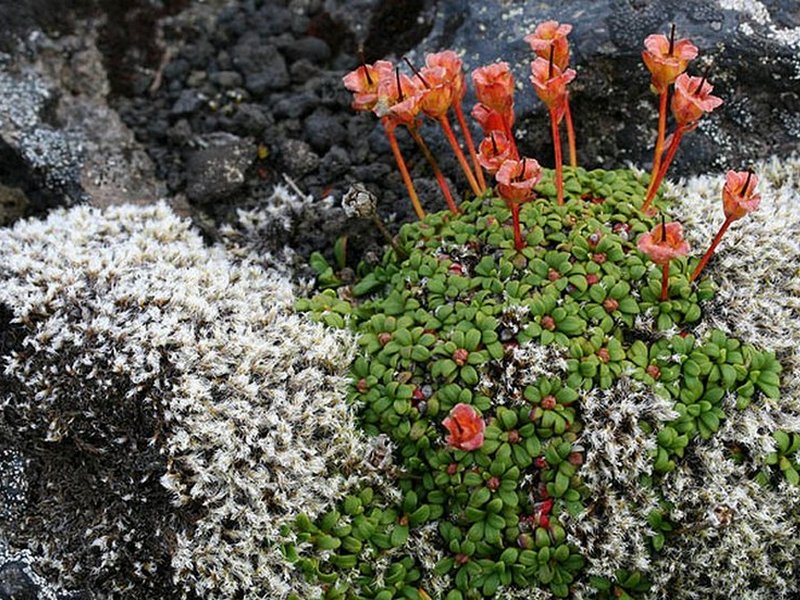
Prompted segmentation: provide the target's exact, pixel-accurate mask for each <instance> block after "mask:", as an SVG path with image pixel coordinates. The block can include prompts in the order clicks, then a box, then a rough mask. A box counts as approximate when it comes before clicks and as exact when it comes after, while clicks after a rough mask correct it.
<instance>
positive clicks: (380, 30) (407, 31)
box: [364, 0, 433, 62]
mask: <svg viewBox="0 0 800 600" xmlns="http://www.w3.org/2000/svg"><path fill="white" fill-rule="evenodd" d="M426 4H428V3H427V2H426V0H387V1H386V2H381V3H380V5H379V8H378V10H377V11H376V12H375V13H374V14H373V15H372V19H371V20H370V28H369V34H368V35H367V39H366V40H365V41H364V54H365V56H366V59H367V60H368V61H369V62H372V61H374V60H377V59H379V58H383V57H384V56H386V55H388V54H394V55H396V56H400V55H402V54H403V53H405V52H407V51H409V50H411V49H412V48H413V47H414V46H416V45H417V44H418V43H419V42H421V41H422V40H423V39H424V38H425V36H426V35H428V33H429V32H430V30H431V27H432V26H433V23H432V22H430V21H428V20H426V19H420V17H421V16H422V14H423V12H424V11H425V9H426V8H427V6H426ZM420 20H421V21H422V22H421V23H420Z"/></svg>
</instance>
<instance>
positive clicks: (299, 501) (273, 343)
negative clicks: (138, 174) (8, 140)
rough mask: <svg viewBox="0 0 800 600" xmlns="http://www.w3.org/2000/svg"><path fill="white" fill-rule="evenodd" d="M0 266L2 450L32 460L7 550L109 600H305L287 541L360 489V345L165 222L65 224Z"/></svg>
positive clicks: (52, 219)
mask: <svg viewBox="0 0 800 600" xmlns="http://www.w3.org/2000/svg"><path fill="white" fill-rule="evenodd" d="M0 255H2V257H3V260H2V262H0V264H1V265H2V266H0V279H2V280H3V286H2V291H0V305H4V306H5V307H7V309H8V310H9V311H10V312H11V315H12V316H13V321H14V322H15V323H16V327H18V328H19V329H20V330H21V332H22V335H21V336H20V337H19V338H15V340H16V341H15V343H13V344H12V345H11V347H10V348H8V349H7V350H5V351H4V356H3V361H4V368H5V371H4V375H3V379H2V384H3V385H2V389H3V392H2V398H0V405H2V406H3V407H4V408H3V412H2V413H0V442H2V443H3V444H6V445H16V446H17V447H19V448H20V450H21V451H22V452H23V453H24V454H25V455H26V456H29V457H30V458H31V462H32V465H31V469H30V473H31V476H30V481H29V490H30V494H29V498H28V504H27V505H26V506H24V507H23V508H22V509H21V514H20V515H19V517H18V518H17V519H15V520H13V521H12V522H10V523H8V526H7V533H8V537H9V541H10V543H11V544H12V545H13V546H14V547H23V548H24V547H31V548H37V549H38V550H39V551H40V552H41V553H42V554H43V555H44V556H43V558H42V561H41V562H40V566H41V567H42V568H43V569H44V570H45V571H47V572H49V573H51V574H53V573H57V574H59V575H60V577H61V580H62V582H63V583H65V584H67V585H72V586H77V587H86V588H88V589H90V590H92V591H94V592H97V593H98V594H99V595H101V596H103V597H124V598H167V597H178V596H179V595H181V594H184V595H187V596H188V597H202V598H233V597H246V598H263V597H270V598H280V597H283V596H285V595H286V594H287V593H288V592H289V591H290V590H293V591H295V592H296V593H299V594H300V595H301V596H302V597H311V595H312V592H311V590H310V588H308V587H307V586H306V584H305V583H304V582H303V580H302V576H301V575H300V574H298V573H296V572H295V571H294V570H293V569H292V568H291V565H289V564H288V563H287V559H286V558H285V556H284V554H283V552H282V549H281V545H280V543H279V542H281V541H284V540H286V539H288V540H291V539H293V538H292V536H291V534H289V536H288V537H286V534H287V532H286V531H285V530H284V525H285V524H287V523H289V522H292V521H293V519H294V518H295V516H296V515H297V514H298V513H299V512H304V513H306V514H309V515H316V514H319V513H320V512H321V511H323V510H325V509H326V507H327V506H329V505H330V503H332V502H333V501H335V500H336V499H338V498H339V497H341V496H342V494H343V493H345V491H346V490H347V489H348V487H349V486H351V485H352V484H353V483H354V482H355V481H357V480H359V479H360V478H361V477H362V475H363V474H364V472H365V471H364V469H363V468H362V461H363V457H365V456H366V455H367V446H366V445H365V443H364V441H363V439H362V436H361V434H360V433H359V432H358V430H357V429H356V427H355V424H354V421H353V414H352V411H351V408H350V406H349V405H348V404H347V403H346V402H345V398H344V387H345V382H344V379H343V377H342V375H343V371H344V370H346V368H347V365H348V364H349V361H350V359H351V357H352V354H353V344H352V340H351V337H350V336H349V335H348V334H345V333H343V332H338V333H337V332H331V331H328V330H326V329H325V328H324V327H323V326H321V325H318V324H315V323H312V322H310V321H309V320H308V319H307V318H306V317H305V316H298V315H296V314H294V311H293V304H294V296H293V292H292V288H291V285H290V283H289V282H288V280H287V279H285V278H284V277H282V276H279V275H277V274H276V273H275V272H273V271H265V270H264V269H263V268H261V267H260V266H258V265H257V264H255V263H254V262H253V260H252V258H251V257H250V256H249V255H248V254H247V251H246V250H245V249H244V245H243V244H242V245H239V246H238V247H237V248H233V247H232V248H231V252H229V251H228V250H227V249H226V248H224V247H222V246H215V247H210V248H209V247H206V246H205V245H204V243H203V240H202V238H201V237H200V235H199V234H198V233H197V232H195V231H193V230H192V228H191V226H190V224H189V223H188V222H187V221H184V220H181V219H180V218H178V217H176V216H175V215H174V214H173V213H172V212H171V211H170V210H169V209H168V208H167V207H166V206H165V205H163V204H159V205H156V206H153V207H149V208H136V207H130V206H126V207H119V208H110V209H107V210H106V211H100V210H98V209H93V208H89V207H76V208H73V209H71V210H69V211H67V210H57V211H55V212H53V213H52V214H51V215H50V216H49V217H48V219H47V220H45V221H35V220H32V221H24V222H20V223H18V224H17V225H16V226H15V227H14V228H13V229H9V230H0Z"/></svg>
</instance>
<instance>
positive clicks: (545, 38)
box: [525, 21, 572, 70]
mask: <svg viewBox="0 0 800 600" xmlns="http://www.w3.org/2000/svg"><path fill="white" fill-rule="evenodd" d="M570 31H572V25H569V24H568V23H564V24H559V22H558V21H545V22H544V23H539V25H537V26H536V29H534V31H533V33H532V34H530V35H528V36H526V37H525V41H526V42H528V43H529V44H530V46H531V50H533V51H534V52H536V54H538V55H539V56H541V57H542V58H544V59H546V60H548V61H549V60H550V51H551V50H550V49H551V48H552V52H553V64H554V65H556V66H557V67H558V68H559V69H562V70H564V69H566V68H567V65H568V64H569V42H567V35H568V34H569V32H570Z"/></svg>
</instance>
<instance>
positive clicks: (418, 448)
mask: <svg viewBox="0 0 800 600" xmlns="http://www.w3.org/2000/svg"><path fill="white" fill-rule="evenodd" d="M564 188H565V192H566V196H567V202H566V203H565V204H564V205H563V206H558V205H557V204H556V202H555V196H556V190H555V186H554V184H553V179H552V173H550V172H545V175H544V177H543V179H542V181H541V182H540V183H539V186H538V188H537V192H538V196H539V197H538V199H536V200H534V201H532V202H529V203H526V204H524V206H523V207H522V210H521V223H522V231H523V235H524V237H525V244H526V246H525V248H524V249H522V250H521V251H519V252H517V251H516V250H515V249H514V238H513V232H512V228H511V227H510V226H509V225H508V223H509V221H510V218H511V212H510V210H509V209H508V208H507V206H506V204H505V203H504V202H503V201H501V200H499V199H497V198H495V197H491V196H489V195H486V196H484V197H480V198H477V199H475V200H472V201H469V202H465V203H464V204H463V205H462V207H461V208H462V210H463V214H461V215H459V216H453V215H451V214H449V213H444V212H443V213H438V214H432V215H429V216H427V217H426V218H425V219H424V220H422V221H420V222H418V223H414V224H409V225H405V226H404V227H403V228H402V229H401V231H400V234H399V238H398V242H399V248H400V250H398V249H397V248H395V249H390V250H388V251H387V253H386V255H385V257H384V260H383V262H382V264H381V265H380V266H378V267H377V268H375V269H373V270H372V271H370V272H368V273H367V272H362V273H361V275H362V277H361V279H360V280H359V282H358V283H356V284H355V285H354V286H352V287H351V288H346V289H344V288H343V289H340V290H339V293H338V294H337V293H336V292H335V291H333V290H326V291H325V292H323V293H321V294H319V295H318V296H316V297H315V298H313V299H310V300H304V301H301V304H302V306H301V308H303V309H305V310H309V311H312V312H313V313H315V314H316V316H317V317H318V318H319V319H321V320H323V321H325V322H327V323H328V324H329V325H332V326H336V327H345V326H349V327H352V328H354V329H355V330H356V331H357V332H358V333H359V334H360V341H359V343H360V346H361V348H362V350H363V353H362V355H361V356H360V357H359V358H358V359H357V360H356V361H355V362H354V364H353V367H352V377H353V382H352V388H351V398H352V401H353V402H354V403H356V405H357V406H358V407H359V408H360V420H361V424H362V427H363V429H364V430H365V431H366V433H367V434H368V435H370V436H382V438H388V440H390V441H391V444H390V446H389V447H391V448H392V449H393V451H394V457H395V466H394V467H393V468H392V469H393V470H392V472H391V475H392V476H393V477H394V478H395V480H396V485H397V488H398V489H399V490H400V491H401V496H400V497H399V498H392V497H388V496H391V494H387V493H386V492H383V493H378V492H377V491H374V490H372V489H371V488H366V489H363V490H362V491H361V492H360V493H358V494H355V495H352V496H349V497H347V498H346V499H345V500H344V501H343V502H342V503H341V505H340V506H339V507H338V508H337V509H336V510H334V511H332V512H329V513H327V514H326V515H324V516H323V517H322V518H320V519H318V520H316V521H313V522H312V521H311V520H310V519H307V518H305V517H301V518H299V519H298V520H297V522H296V527H297V528H298V530H299V532H300V533H299V540H300V541H301V542H310V544H307V545H306V546H305V547H306V549H308V548H309V547H311V548H315V549H316V551H311V552H308V551H305V552H303V553H300V554H299V555H298V553H297V552H294V551H292V550H291V549H290V550H289V551H288V554H289V556H290V557H291V559H292V560H295V561H296V562H297V564H298V565H299V567H300V568H301V569H302V570H303V571H304V572H305V573H306V575H307V577H309V578H310V579H311V580H314V581H318V582H322V583H323V584H324V585H325V586H326V589H327V592H326V597H328V598H359V599H360V598H378V599H381V600H384V599H386V600H388V599H391V598H409V599H417V598H420V599H423V600H424V599H427V598H446V599H447V600H458V599H462V598H489V597H498V598H512V597H520V598H523V597H524V598H531V597H542V598H545V597H552V596H555V597H558V598H566V597H584V598H595V597H596V598H616V597H622V598H626V597H629V598H644V597H667V596H668V597H672V598H677V597H694V596H693V594H696V593H699V592H702V590H700V589H680V585H681V583H680V582H682V581H684V582H686V581H696V580H697V578H695V579H694V580H693V579H691V577H687V576H684V575H683V574H682V571H683V570H685V569H692V568H695V567H697V568H699V569H702V565H692V564H689V563H691V559H692V557H691V555H688V556H687V554H686V553H685V552H683V548H684V547H687V548H691V547H692V545H693V544H694V545H696V544H697V542H698V540H700V541H701V542H702V540H709V541H708V544H718V545H719V547H720V548H721V549H724V551H725V552H729V553H730V565H731V566H730V572H729V573H715V574H712V575H708V576H706V577H705V582H706V583H705V584H703V585H706V586H709V585H711V584H710V583H709V582H712V581H713V582H714V583H713V585H717V583H716V581H717V580H721V581H727V583H725V584H724V585H726V586H731V587H732V589H735V586H742V585H744V586H749V587H750V589H753V590H760V591H761V592H765V593H768V592H769V590H774V592H775V594H774V595H773V596H771V597H780V596H782V595H783V594H786V593H789V592H790V591H791V590H796V589H797V583H796V577H795V576H794V575H793V574H794V572H795V569H796V560H795V559H793V558H792V552H791V551H790V550H789V546H784V548H783V550H780V549H777V548H775V547H774V546H773V549H769V548H768V546H770V544H771V543H773V542H775V541H776V539H777V540H778V541H779V544H789V545H791V547H795V548H796V546H797V542H796V541H792V540H793V538H792V535H791V531H792V530H793V529H794V528H796V527H797V525H798V523H799V522H800V515H798V510H797V503H796V502H794V503H792V502H787V503H781V502H782V500H781V498H782V495H791V496H792V497H794V498H795V499H796V497H797V496H796V492H795V491H792V492H791V493H789V492H788V491H787V490H788V489H789V488H790V487H791V486H793V485H794V484H796V483H797V480H798V475H797V468H798V465H797V458H796V457H797V455H796V450H797V448H798V446H800V436H796V435H793V434H786V433H783V432H780V431H778V432H772V431H766V432H764V431H761V432H760V435H762V436H767V437H769V436H770V435H773V434H774V441H775V442H776V443H775V444H774V449H775V452H773V453H771V454H768V455H765V454H764V453H760V454H759V453H756V452H753V451H752V449H753V447H755V445H752V446H751V445H749V444H748V442H747V440H745V439H743V440H742V441H741V442H740V443H739V442H736V441H735V440H736V435H732V434H731V432H732V431H747V430H748V427H749V429H750V430H753V431H755V430H756V429H758V426H757V425H753V423H755V424H757V423H758V422H759V421H758V414H759V407H760V406H761V405H762V404H763V403H765V402H769V403H774V402H775V401H776V400H777V399H778V398H779V395H780V382H779V372H780V365H779V363H778V361H777V360H776V358H775V356H774V354H773V353H770V352H768V351H765V350H763V349H759V348H756V347H754V346H752V345H749V344H746V343H742V342H740V341H739V340H737V339H734V338H732V337H728V336H727V335H726V334H724V333H723V332H721V331H719V330H710V328H708V327H707V326H705V325H704V315H703V305H704V301H705V300H708V299H710V298H711V297H712V296H713V295H714V289H713V286H712V284H711V282H710V281H709V280H708V279H702V280H700V281H698V282H695V283H690V282H689V278H688V274H689V273H691V269H692V268H693V267H694V266H695V264H696V262H697V258H689V259H686V258H680V259H677V260H675V261H673V263H672V270H671V277H670V281H669V298H670V299H669V300H668V301H664V302H662V301H660V299H659V298H660V295H661V285H662V282H661V276H662V273H661V270H660V269H658V268H656V266H655V265H654V264H653V263H652V262H650V261H648V259H647V258H646V257H645V256H644V255H643V254H642V253H641V252H640V251H639V250H638V249H637V247H636V240H637V238H638V237H639V236H640V235H641V234H643V233H645V232H647V231H650V230H651V229H652V228H653V226H655V225H656V224H657V221H656V220H655V219H654V218H653V219H651V218H648V217H646V216H643V215H642V214H641V213H640V210H639V207H640V206H641V204H642V200H643V197H644V194H645V188H644V187H643V186H642V184H641V183H640V181H639V180H638V178H637V176H636V175H635V174H634V173H633V172H631V171H609V172H606V171H599V170H598V171H591V172H586V171H585V170H583V169H580V168H578V169H566V170H565V180H564ZM657 202H658V201H657ZM463 405H466V406H468V407H471V410H469V411H468V410H466V409H465V408H463ZM456 407H458V408H456ZM472 414H477V417H476V418H481V419H483V424H485V429H484V428H483V426H481V427H480V428H478V427H476V426H475V424H474V423H471V422H469V419H471V418H472V417H471V415H472ZM446 419H447V422H445V420H446ZM462 419H466V420H467V421H465V422H463V423H461V424H458V423H457V424H453V421H454V420H455V421H459V420H462ZM748 424H749V425H748ZM752 435H756V434H755V433H752ZM467 438H468V441H466V442H465V441H464V440H465V439H467ZM479 438H480V439H479ZM476 440H478V441H476ZM476 446H477V447H476ZM704 486H707V487H708V494H707V495H706V496H703V495H702V493H701V492H702V491H703V488H704ZM728 497H729V498H730V500H726V498H728ZM684 498H686V503H683V499H684ZM703 498H705V499H706V501H707V504H706V505H704V504H703V502H704V500H703ZM720 498H722V499H720ZM737 498H738V499H737ZM754 499H757V500H759V501H762V500H763V501H764V502H765V503H766V502H769V503H771V505H770V506H769V509H768V510H765V511H764V512H763V514H761V515H751V514H748V513H747V512H746V511H744V510H742V511H737V510H736V508H735V507H736V506H750V505H751V504H752V501H753V500H754ZM742 531H746V532H747V534H746V535H742ZM729 533H730V535H732V536H735V537H732V538H728V537H726V536H728V534H729ZM756 550H757V552H758V553H760V555H761V556H764V557H766V558H764V560H763V561H762V562H759V563H758V564H757V565H755V563H753V564H754V565H755V566H754V567H753V569H752V570H751V571H749V572H748V571H746V570H744V569H743V568H742V563H743V562H745V561H746V560H748V559H749V557H750V556H751V555H755V551H756ZM680 561H683V562H680ZM685 585H689V584H685ZM691 585H695V584H691ZM696 585H701V584H696ZM721 585H722V584H721ZM676 586H677V587H676ZM741 589H742V588H741V587H740V590H739V591H741ZM710 593H713V588H711V592H710ZM701 595H703V594H702V593H701ZM759 597H760V596H759ZM765 597H766V596H765Z"/></svg>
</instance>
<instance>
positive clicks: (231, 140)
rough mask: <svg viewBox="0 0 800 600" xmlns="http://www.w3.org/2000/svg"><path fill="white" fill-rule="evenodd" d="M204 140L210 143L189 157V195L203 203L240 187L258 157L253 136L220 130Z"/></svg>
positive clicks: (222, 196)
mask: <svg viewBox="0 0 800 600" xmlns="http://www.w3.org/2000/svg"><path fill="white" fill-rule="evenodd" d="M202 142H203V145H204V146H207V147H205V148H203V149H201V150H196V151H195V152H193V153H192V154H191V155H190V156H189V158H188V159H187V161H186V177H187V184H188V185H187V187H186V195H187V196H188V197H189V199H190V200H193V201H195V202H198V203H200V204H203V203H208V202H213V201H215V200H221V199H224V198H227V197H228V196H230V195H232V194H233V193H235V192H236V191H237V190H238V189H240V188H241V187H242V186H243V185H244V183H245V173H246V171H247V169H248V167H250V165H251V164H252V163H253V160H254V159H255V157H256V147H255V144H254V143H253V140H252V139H242V138H239V137H237V136H235V135H231V134H225V133H220V134H213V135H210V136H207V137H205V138H204V139H203V140H202Z"/></svg>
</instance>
